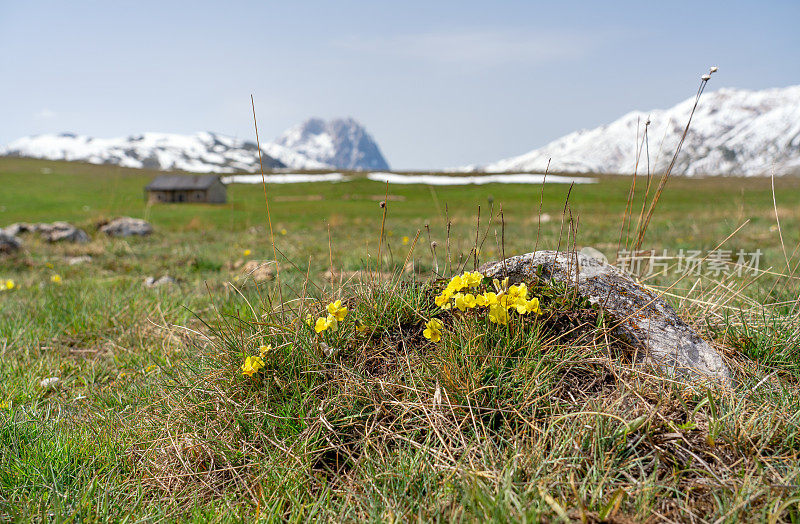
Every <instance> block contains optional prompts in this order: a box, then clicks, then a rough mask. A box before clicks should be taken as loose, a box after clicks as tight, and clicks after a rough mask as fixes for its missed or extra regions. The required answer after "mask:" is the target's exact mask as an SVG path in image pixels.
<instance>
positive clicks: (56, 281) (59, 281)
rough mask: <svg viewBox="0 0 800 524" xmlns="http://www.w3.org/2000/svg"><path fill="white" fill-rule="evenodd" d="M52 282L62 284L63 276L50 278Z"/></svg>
mask: <svg viewBox="0 0 800 524" xmlns="http://www.w3.org/2000/svg"><path fill="white" fill-rule="evenodd" d="M50 282H52V283H53V284H60V283H61V275H53V276H51V277H50Z"/></svg>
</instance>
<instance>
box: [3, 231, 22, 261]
mask: <svg viewBox="0 0 800 524" xmlns="http://www.w3.org/2000/svg"><path fill="white" fill-rule="evenodd" d="M19 246H20V243H19V240H17V237H15V236H14V235H11V234H8V233H7V232H6V230H4V229H0V254H4V255H7V254H10V253H14V252H17V251H19Z"/></svg>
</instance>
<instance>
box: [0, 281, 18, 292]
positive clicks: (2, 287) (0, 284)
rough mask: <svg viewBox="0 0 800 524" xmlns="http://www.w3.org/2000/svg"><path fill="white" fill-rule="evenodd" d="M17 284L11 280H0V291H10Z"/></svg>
mask: <svg viewBox="0 0 800 524" xmlns="http://www.w3.org/2000/svg"><path fill="white" fill-rule="evenodd" d="M16 286H17V284H16V283H15V282H14V281H13V280H11V279H8V280H0V291H11V290H12V289H14V288H15V287H16Z"/></svg>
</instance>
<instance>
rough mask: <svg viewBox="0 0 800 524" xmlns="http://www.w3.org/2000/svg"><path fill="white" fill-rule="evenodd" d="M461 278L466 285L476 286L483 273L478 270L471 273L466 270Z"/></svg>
mask: <svg viewBox="0 0 800 524" xmlns="http://www.w3.org/2000/svg"><path fill="white" fill-rule="evenodd" d="M462 278H463V280H464V282H465V283H466V284H467V286H468V287H478V286H480V285H481V282H483V275H482V274H481V273H480V272H478V271H475V272H473V273H470V272H469V271H467V272H466V273H464V275H463V277H462Z"/></svg>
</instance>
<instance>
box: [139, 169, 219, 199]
mask: <svg viewBox="0 0 800 524" xmlns="http://www.w3.org/2000/svg"><path fill="white" fill-rule="evenodd" d="M144 189H145V192H146V197H147V202H148V203H150V204H154V203H159V202H207V203H211V204H224V203H225V200H226V197H227V191H226V187H225V184H223V183H222V181H221V180H220V178H219V177H218V176H217V175H160V176H157V177H155V178H154V179H153V181H152V182H150V183H149V184H148V185H147V186H146V187H145V188H144Z"/></svg>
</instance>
